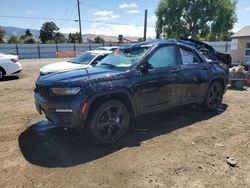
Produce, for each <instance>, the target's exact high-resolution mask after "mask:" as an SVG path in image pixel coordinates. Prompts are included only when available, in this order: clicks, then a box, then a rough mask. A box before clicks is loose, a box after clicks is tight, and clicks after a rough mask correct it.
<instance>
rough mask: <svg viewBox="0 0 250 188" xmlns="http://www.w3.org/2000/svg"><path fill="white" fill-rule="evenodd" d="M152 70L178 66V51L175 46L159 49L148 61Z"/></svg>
mask: <svg viewBox="0 0 250 188" xmlns="http://www.w3.org/2000/svg"><path fill="white" fill-rule="evenodd" d="M148 63H149V64H150V65H151V66H152V68H161V67H168V66H174V65H176V64H177V63H176V51H175V47H174V46H166V47H162V48H160V49H158V50H157V51H156V52H155V53H154V55H153V56H152V57H151V58H150V59H149V60H148Z"/></svg>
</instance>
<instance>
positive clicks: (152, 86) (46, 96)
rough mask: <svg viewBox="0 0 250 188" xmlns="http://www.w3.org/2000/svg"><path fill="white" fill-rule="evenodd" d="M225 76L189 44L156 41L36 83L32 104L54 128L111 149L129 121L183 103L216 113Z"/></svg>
mask: <svg viewBox="0 0 250 188" xmlns="http://www.w3.org/2000/svg"><path fill="white" fill-rule="evenodd" d="M227 84H228V77H227V74H226V71H225V70H224V68H223V67H222V66H221V65H220V64H219V63H218V62H217V61H211V62H207V61H206V60H205V58H204V57H203V55H202V54H201V53H200V52H199V51H198V50H196V48H194V47H192V46H191V45H187V44H185V43H183V42H181V41H180V42H178V41H176V40H156V41H149V42H143V43H138V44H134V45H131V46H130V47H128V48H121V49H120V50H116V51H115V52H114V53H112V54H110V55H109V56H108V57H106V58H105V59H103V60H102V61H100V62H99V63H98V64H97V65H96V66H95V67H89V68H85V69H81V70H75V71H69V72H65V73H61V74H53V75H47V76H43V77H40V78H38V80H37V81H36V89H35V94H34V96H35V104H36V107H37V110H38V112H40V113H42V112H43V113H44V114H45V116H46V118H47V119H48V120H49V121H52V122H53V123H54V124H55V125H56V126H59V127H68V128H83V127H86V128H87V130H88V132H89V134H90V135H91V137H92V138H93V139H94V141H96V142H97V143H102V144H111V143H114V142H116V141H117V140H119V139H120V138H121V137H122V136H123V135H124V134H125V133H126V131H127V129H128V126H129V122H130V119H131V118H134V117H136V116H139V115H142V114H147V113H152V112H156V111H159V110H164V109H167V108H172V107H176V106H180V105H186V104H193V103H197V104H202V105H203V106H204V107H205V108H207V109H208V110H211V111H213V110H216V109H217V108H218V107H219V106H220V105H221V102H222V98H223V94H224V93H225V92H226V88H227Z"/></svg>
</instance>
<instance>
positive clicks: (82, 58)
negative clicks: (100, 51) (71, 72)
mask: <svg viewBox="0 0 250 188" xmlns="http://www.w3.org/2000/svg"><path fill="white" fill-rule="evenodd" d="M96 56H97V54H94V53H90V52H84V53H82V54H80V55H78V56H76V57H75V58H73V59H71V60H70V61H69V62H70V63H77V64H89V63H90V62H91V61H92V60H93V59H94V58H95V57H96Z"/></svg>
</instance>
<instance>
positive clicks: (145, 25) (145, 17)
mask: <svg viewBox="0 0 250 188" xmlns="http://www.w3.org/2000/svg"><path fill="white" fill-rule="evenodd" d="M147 20H148V10H147V9H145V16H144V41H146V40H147Z"/></svg>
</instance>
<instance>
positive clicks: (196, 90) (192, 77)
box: [179, 45, 210, 104]
mask: <svg viewBox="0 0 250 188" xmlns="http://www.w3.org/2000/svg"><path fill="white" fill-rule="evenodd" d="M179 53H180V55H181V59H182V68H181V69H182V71H181V74H180V83H181V85H182V86H181V87H182V92H181V103H182V104H188V103H192V102H196V101H199V100H201V99H202V97H203V91H204V89H205V86H206V82H207V81H208V71H209V67H210V66H209V64H207V63H206V62H204V61H203V59H202V58H200V57H199V55H198V54H197V53H196V51H194V50H193V49H191V48H188V47H185V46H182V45H179Z"/></svg>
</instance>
